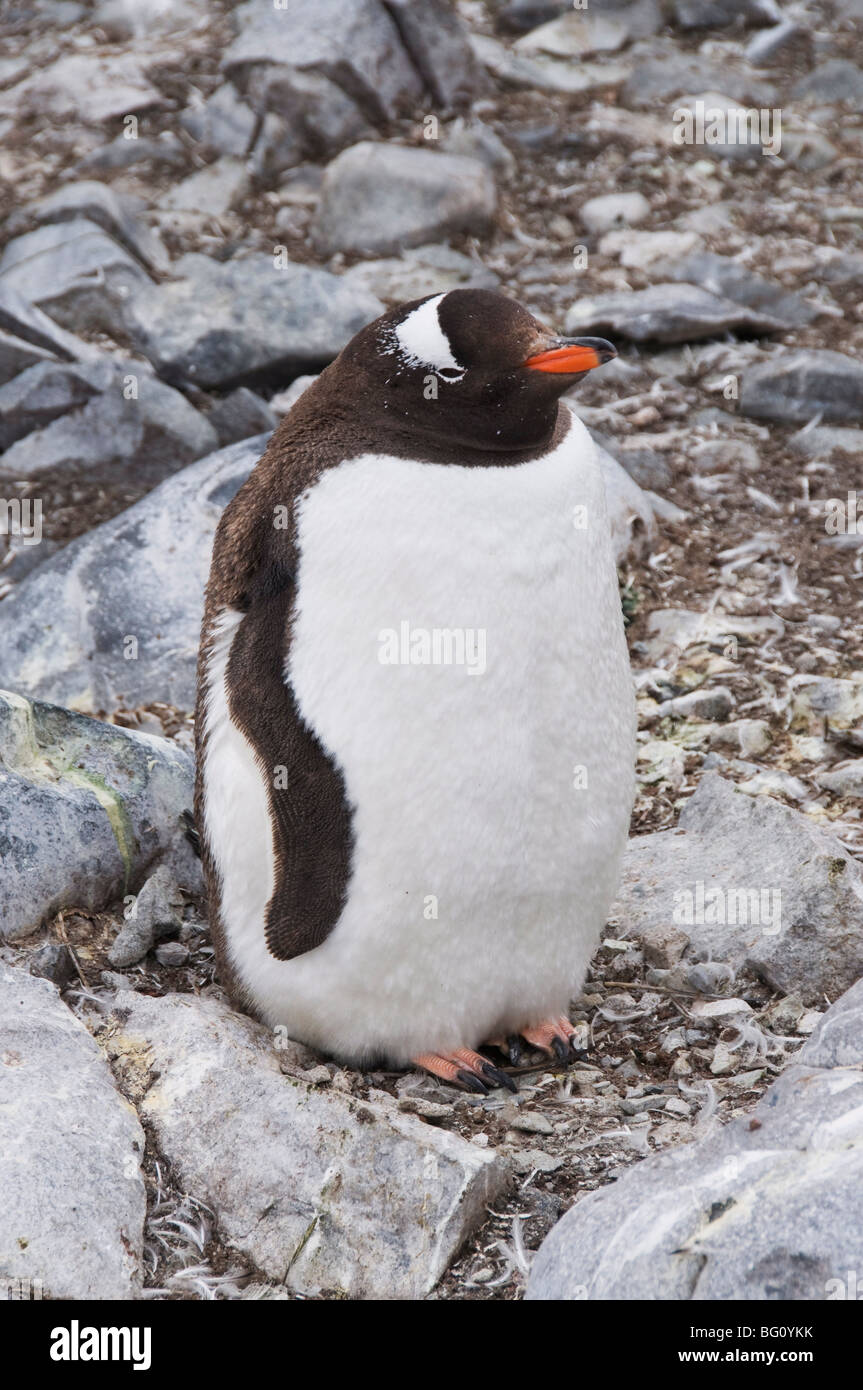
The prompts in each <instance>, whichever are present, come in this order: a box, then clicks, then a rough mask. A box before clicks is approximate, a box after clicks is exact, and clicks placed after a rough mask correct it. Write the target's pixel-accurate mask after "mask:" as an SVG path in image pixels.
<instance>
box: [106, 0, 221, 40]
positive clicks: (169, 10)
mask: <svg viewBox="0 0 863 1390" xmlns="http://www.w3.org/2000/svg"><path fill="white" fill-rule="evenodd" d="M95 21H96V23H97V24H98V26H99V28H100V29H104V30H105V32H106V33H107V34H108V36H109V38H111V39H114V40H116V41H118V42H122V41H123V40H125V39H132V38H143V37H144V36H145V35H149V34H171V33H180V32H183V33H186V32H188V31H190V30H192V31H194V30H195V29H200V28H202V27H203V26H204V25H206V24H207V22H208V15H207V12H206V11H204V12H203V13H202V12H201V10H200V8H199V6H198V5H197V3H196V0H148V3H147V4H146V5H145V6H141V5H140V3H139V0H99V3H98V4H97V6H96V12H95Z"/></svg>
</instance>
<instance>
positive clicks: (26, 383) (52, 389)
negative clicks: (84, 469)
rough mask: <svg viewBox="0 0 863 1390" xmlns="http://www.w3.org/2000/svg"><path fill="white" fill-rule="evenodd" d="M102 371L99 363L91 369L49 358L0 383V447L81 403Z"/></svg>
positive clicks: (93, 390) (97, 385) (94, 391)
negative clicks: (2, 384)
mask: <svg viewBox="0 0 863 1390" xmlns="http://www.w3.org/2000/svg"><path fill="white" fill-rule="evenodd" d="M105 375H106V373H105V372H103V370H102V369H101V367H99V368H96V369H95V370H94V369H93V368H88V367H86V366H82V367H78V366H68V365H67V364H66V363H64V362H56V361H53V360H51V361H47V362H40V363H39V364H38V365H37V366H35V367H29V368H28V369H27V370H25V371H23V372H21V374H20V375H19V376H16V377H15V378H14V380H12V381H9V382H7V383H6V385H5V386H0V451H2V450H4V449H8V448H9V445H10V444H14V443H15V440H16V439H22V438H23V437H24V435H26V434H29V433H30V432H31V430H38V429H41V428H43V427H44V426H45V425H49V424H50V423H51V421H52V420H56V419H57V418H58V416H60V415H65V414H66V412H67V411H69V410H74V409H76V407H78V406H82V405H85V404H86V402H87V401H89V400H90V399H91V397H93V396H95V395H96V394H97V393H98V392H99V390H100V382H101V381H102V380H103V379H104V378H105ZM2 468H3V464H2V461H0V471H2Z"/></svg>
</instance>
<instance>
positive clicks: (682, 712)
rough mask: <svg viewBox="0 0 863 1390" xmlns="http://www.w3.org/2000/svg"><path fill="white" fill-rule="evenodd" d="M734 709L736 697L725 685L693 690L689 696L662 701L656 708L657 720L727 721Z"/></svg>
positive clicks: (678, 696)
mask: <svg viewBox="0 0 863 1390" xmlns="http://www.w3.org/2000/svg"><path fill="white" fill-rule="evenodd" d="M733 709H734V696H733V695H732V694H731V691H730V690H728V689H727V687H726V686H724V685H716V686H712V687H710V688H707V687H705V688H704V689H701V690H691V691H690V692H689V694H688V695H675V696H674V698H673V699H671V700H662V701H660V703H659V704H658V705H657V707H656V712H655V715H654V718H656V719H667V718H669V717H670V718H673V719H703V720H713V719H727V718H728V716H729V714H730V713H731V711H732V710H733Z"/></svg>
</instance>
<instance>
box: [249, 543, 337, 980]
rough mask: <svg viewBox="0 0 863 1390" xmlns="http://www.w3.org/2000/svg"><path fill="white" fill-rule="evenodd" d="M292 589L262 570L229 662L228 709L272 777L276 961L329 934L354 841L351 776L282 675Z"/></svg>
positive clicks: (271, 911) (269, 919)
mask: <svg viewBox="0 0 863 1390" xmlns="http://www.w3.org/2000/svg"><path fill="white" fill-rule="evenodd" d="M294 592H295V585H294V581H293V576H291V575H288V574H286V573H285V572H284V571H282V572H281V573H279V572H277V567H275V566H274V567H273V569H272V570H270V571H269V572H268V573H267V574H262V575H260V576H258V578H257V582H256V583H255V585H254V587H253V589H252V590H251V591H247V599H246V602H247V604H248V607H247V611H246V612H245V614H244V617H243V620H242V622H241V623H240V625H239V627H238V628H237V632H236V635H235V637H234V642H233V646H232V649H231V656H230V661H229V665H228V685H229V689H230V708H231V717H232V719H233V721H234V722H235V723H236V724H237V725H238V726H239V727H240V728H241V729H242V731H243V733H244V734H245V736H246V738H247V739H248V740H249V742H250V743H251V745H252V747H253V749H254V751H255V755H256V759H257V762H258V764H259V766H260V768H261V770H262V772H263V774H264V777H265V779H266V783H267V793H268V798H269V803H270V811H271V817H272V826H273V850H274V860H275V886H274V890H273V893H272V896H271V898H270V901H269V903H268V906H267V912H266V922H265V934H266V941H267V947H268V949H269V951H270V953H271V954H272V955H273V957H274V958H275V959H276V960H291V959H293V958H294V957H296V956H299V955H303V954H304V953H305V952H306V951H312V950H314V949H315V947H316V946H320V945H321V943H322V942H323V941H325V940H326V938H327V936H328V935H329V933H330V932H331V931H332V929H333V927H334V926H335V924H336V922H337V920H338V918H339V916H340V914H341V911H342V908H343V906H344V902H345V898H346V895H347V883H348V874H349V870H350V859H351V850H352V831H351V814H350V808H349V806H348V802H347V798H346V794H345V784H344V778H343V776H342V773H341V771H340V770H339V768H338V767H337V766H336V765H335V764H334V762H333V761H332V760H331V758H330V757H329V756H328V754H327V753H326V751H325V750H324V748H323V747H322V745H321V743H320V741H319V740H318V739H317V738H316V736H315V735H314V733H313V732H312V731H311V730H310V729H309V728H308V726H307V725H306V724H305V722H304V721H303V719H302V717H301V715H300V712H299V709H298V708H297V704H296V700H295V698H294V693H293V690H292V689H291V686H290V684H289V683H288V682H287V680H286V678H285V674H284V673H285V670H286V669H287V664H288V655H289V647H290V613H291V605H292V602H293V597H294ZM238 829H239V830H240V832H241V831H242V827H238Z"/></svg>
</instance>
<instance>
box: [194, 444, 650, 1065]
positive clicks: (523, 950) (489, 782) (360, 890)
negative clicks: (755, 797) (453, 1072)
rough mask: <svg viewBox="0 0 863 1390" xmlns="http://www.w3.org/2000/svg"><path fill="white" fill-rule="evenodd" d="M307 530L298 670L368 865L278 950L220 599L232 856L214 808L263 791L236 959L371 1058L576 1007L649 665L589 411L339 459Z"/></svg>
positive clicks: (227, 912)
mask: <svg viewBox="0 0 863 1390" xmlns="http://www.w3.org/2000/svg"><path fill="white" fill-rule="evenodd" d="M298 553H299V557H300V558H299V569H298V575H297V598H296V603H295V608H294V613H293V616H292V622H291V642H290V649H289V656H288V661H287V670H286V678H287V679H288V680H289V681H290V683H291V685H292V687H293V689H294V693H295V698H296V701H297V705H298V708H299V710H300V713H301V714H302V716H303V718H304V720H305V722H306V723H307V725H308V726H309V727H310V728H311V729H312V730H313V731H314V732H315V734H316V735H317V737H318V739H319V740H320V742H321V744H322V746H323V748H324V749H325V751H326V753H327V754H328V755H329V757H330V758H331V759H332V760H333V762H334V763H335V764H336V765H337V766H338V767H339V769H340V770H341V771H342V774H343V776H344V781H345V787H346V792H347V798H348V801H349V804H350V807H351V813H352V826H353V835H354V845H353V855H352V861H351V871H350V877H349V881H348V885H347V897H346V901H345V905H344V908H343V911H342V913H341V916H340V917H339V920H338V922H337V923H336V925H335V927H334V928H333V930H332V932H331V933H330V935H329V936H328V937H327V939H326V941H325V942H324V943H323V944H322V945H321V946H319V947H317V948H316V949H315V950H312V951H309V952H307V953H306V954H304V955H301V956H298V957H296V958H294V959H292V960H287V961H281V960H277V959H275V958H274V957H273V956H272V955H271V954H270V953H269V951H268V950H267V946H266V942H265V939H264V926H263V910H264V908H265V906H266V901H267V897H268V895H269V891H271V889H272V882H273V878H272V875H273V857H272V839H271V829H270V827H269V823H268V821H267V820H266V813H265V792H264V788H263V780H262V778H261V774H260V772H258V771H257V770H256V768H255V765H254V760H253V759H252V758H251V757H250V756H248V745H246V751H244V750H243V747H242V745H243V744H245V739H244V738H243V735H242V733H241V732H240V731H239V730H238V729H236V727H235V726H234V725H233V724H231V723H230V721H227V725H226V719H227V707H226V706H225V707H224V709H223V710H222V711H221V714H220V710H219V694H218V691H217V688H216V687H217V685H218V680H219V671H220V664H221V663H222V662H224V661H226V660H227V650H228V644H229V639H230V636H231V626H232V624H231V622H230V620H226V623H225V625H224V627H223V630H224V631H225V637H226V642H225V644H224V645H223V649H222V652H221V655H220V654H219V651H218V650H217V649H216V648H215V647H214V656H213V659H212V661H213V664H212V665H211V682H212V683H213V684H212V697H211V701H210V705H209V711H208V730H209V738H210V743H209V746H210V747H213V748H215V747H221V749H222V752H223V753H224V751H225V749H226V745H232V754H231V758H230V763H231V776H230V778H229V779H222V782H223V785H222V789H221V791H220V790H219V779H218V777H217V776H213V777H212V778H211V777H210V774H209V770H208V768H207V766H205V778H206V780H207V783H208V791H207V802H208V812H207V823H208V831H209V833H210V837H211V840H212V841H213V843H214V852H215V855H216V858H217V860H218V859H220V858H222V859H223V862H224V863H225V867H227V861H226V860H225V859H224V857H223V856H222V855H221V854H220V850H219V843H220V841H222V840H223V834H224V832H223V831H222V830H221V829H220V827H221V826H224V825H226V824H227V822H228V820H229V819H230V818H231V813H232V809H233V811H234V814H236V807H237V805H238V804H241V805H242V806H243V808H244V818H245V826H244V827H242V826H241V827H239V829H240V830H241V831H242V832H243V845H244V846H245V848H243V847H238V846H237V844H236V834H237V829H236V828H235V830H234V837H233V839H234V851H233V853H234V855H235V856H238V857H239V858H243V857H244V856H245V859H246V863H245V866H244V867H241V865H240V864H239V863H238V862H237V858H236V857H235V859H234V862H233V864H232V868H231V875H232V881H233V883H234V884H235V885H236V884H237V883H238V882H239V884H240V887H239V889H237V888H236V887H235V888H234V889H232V888H231V885H230V884H229V883H228V882H227V879H226V880H225V891H224V892H223V900H222V911H223V924H224V929H225V933H226V937H227V942H228V949H229V952H230V955H231V959H232V963H233V965H234V967H235V969H236V971H237V973H238V975H239V978H240V980H241V982H242V983H243V984H244V985H245V987H246V989H247V990H248V992H249V994H250V995H251V997H252V998H254V999H255V1001H256V1002H257V1005H258V1008H259V1010H260V1012H261V1014H262V1016H263V1017H264V1018H265V1019H266V1021H267V1022H269V1023H270V1024H284V1025H286V1026H287V1029H288V1032H289V1034H290V1035H291V1036H292V1037H295V1038H299V1039H303V1040H304V1041H307V1042H309V1043H311V1044H312V1045H316V1046H319V1047H321V1048H323V1049H325V1050H328V1051H331V1052H334V1053H336V1054H338V1055H340V1056H342V1057H344V1058H346V1059H349V1060H353V1061H355V1062H357V1063H362V1062H363V1061H369V1060H371V1059H373V1058H377V1057H386V1058H388V1059H389V1060H390V1061H392V1062H393V1063H396V1064H400V1063H404V1062H406V1061H408V1060H409V1059H410V1058H411V1057H412V1056H415V1055H416V1054H417V1053H420V1052H427V1051H435V1052H444V1051H447V1050H451V1049H453V1048H456V1047H474V1046H476V1045H477V1044H479V1043H480V1042H482V1041H483V1040H484V1039H487V1038H489V1037H492V1036H499V1035H500V1034H502V1033H505V1032H513V1031H515V1030H517V1029H518V1028H520V1027H522V1026H526V1025H528V1024H530V1023H535V1022H538V1021H539V1020H541V1019H544V1018H546V1017H547V1016H550V1015H553V1014H559V1013H561V1012H562V1011H565V1009H566V1007H567V1004H568V1001H569V999H570V997H571V996H572V994H573V993H574V992H576V991H577V990H578V989H579V988H580V987H581V984H582V982H583V979H584V973H585V970H586V968H587V965H588V962H589V960H590V958H591V955H592V953H593V951H594V949H595V947H596V944H597V941H598V938H599V933H600V930H601V928H602V925H603V922H604V920H605V915H606V913H607V910H608V906H609V904H610V901H611V899H612V896H613V894H614V890H615V887H616V883H617V877H618V871H619V866H620V858H621V855H622V851H623V846H624V844H625V841H626V835H627V830H628V824H629V816H630V811H631V806H632V799H633V792H634V766H633V765H634V698H633V692H632V681H631V676H630V671H629V662H628V656H627V651H626V644H625V641H624V637H623V631H622V622H621V615H620V600H619V595H618V587H617V576H616V571H615V566H614V562H613V558H612V554H611V545H610V540H609V536H608V523H607V519H606V509H605V499H604V493H603V486H602V480H601V473H600V468H599V464H598V462H597V460H596V457H595V450H594V446H593V444H592V441H591V440H590V438H589V436H588V435H587V432H586V431H585V429H584V427H583V426H582V425H581V423H580V422H579V421H577V420H573V421H572V424H571V426H570V429H569V431H568V432H567V434H566V436H565V438H564V439H563V441H562V442H561V443H560V444H559V445H558V446H557V447H556V448H555V449H554V450H553V451H552V452H549V453H548V454H546V455H545V456H544V457H542V458H540V459H538V460H536V461H534V462H530V463H525V464H520V465H516V466H503V467H500V468H487V467H458V466H454V465H433V464H428V463H422V462H413V461H410V460H406V459H402V458H396V457H380V456H369V455H365V456H362V457H359V458H356V459H353V460H351V461H349V462H346V463H343V464H341V465H339V466H338V467H336V468H332V469H329V470H327V471H325V472H324V473H323V474H322V476H321V477H320V479H319V481H318V482H317V483H316V484H315V485H314V486H313V487H312V488H311V489H310V490H309V492H308V493H306V494H305V496H304V497H303V498H302V500H301V503H300V508H299V517H298ZM222 669H223V668H222ZM256 778H257V780H258V784H259V785H258V786H257V787H255V785H254V782H255V779H256ZM246 783H248V785H246ZM220 799H221V800H222V801H223V803H224V804H223V806H222V807H221V808H220V807H219V805H218V804H216V803H217V802H218V801H219V800H220ZM262 808H264V809H263V810H262ZM262 815H263V819H262ZM225 853H226V854H227V850H226V851H225ZM238 871H239V874H238ZM244 883H245V885H246V889H245V894H244V893H243V891H242V887H243V884H244ZM250 894H251V896H250Z"/></svg>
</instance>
